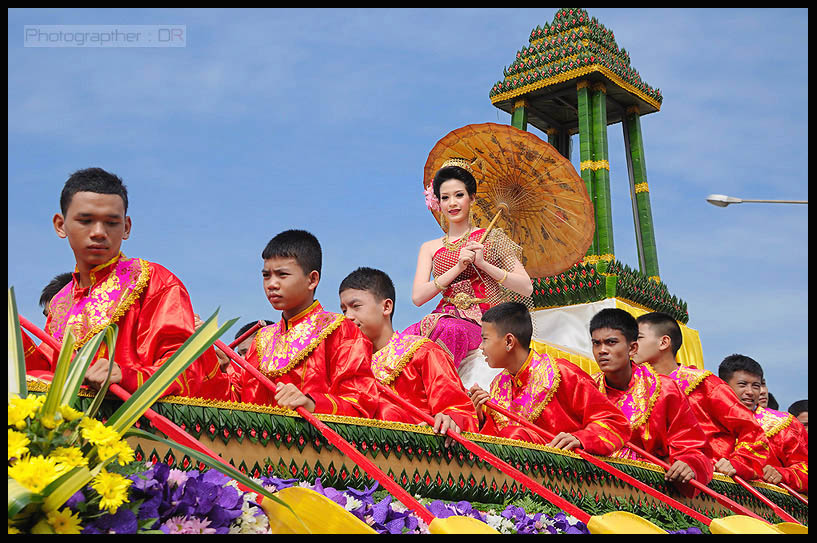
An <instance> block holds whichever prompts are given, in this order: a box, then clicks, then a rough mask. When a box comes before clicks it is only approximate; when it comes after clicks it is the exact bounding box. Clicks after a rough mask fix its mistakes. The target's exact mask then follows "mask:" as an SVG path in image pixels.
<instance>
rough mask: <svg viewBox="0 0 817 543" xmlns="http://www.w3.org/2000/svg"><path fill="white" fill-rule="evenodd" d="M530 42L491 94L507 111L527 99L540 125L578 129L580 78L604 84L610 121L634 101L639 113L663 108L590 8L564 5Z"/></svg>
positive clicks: (531, 119) (532, 120)
mask: <svg viewBox="0 0 817 543" xmlns="http://www.w3.org/2000/svg"><path fill="white" fill-rule="evenodd" d="M528 42H529V44H528V45H526V46H525V47H523V48H522V49H521V50H520V51H517V53H516V58H515V59H514V61H513V63H511V65H510V66H509V67H508V68H506V69H505V70H504V78H503V79H501V80H499V81H497V82H496V84H494V86H493V87H492V88H491V92H490V98H491V103H492V104H494V105H495V106H496V107H498V108H499V109H502V110H503V111H507V112H508V113H513V109H514V104H515V103H516V102H517V101H518V100H520V99H524V100H525V102H526V107H527V109H528V122H529V123H531V124H532V125H533V126H535V127H536V128H539V129H540V130H543V131H544V130H546V129H547V128H565V129H567V130H568V131H569V132H571V133H575V132H577V131H578V115H577V113H576V111H577V97H576V83H577V81H579V80H582V79H584V80H587V81H589V82H591V83H597V82H598V83H603V84H604V85H605V88H606V92H607V100H608V119H607V121H608V124H614V123H616V122H619V121H620V120H621V117H622V115H623V114H624V111H625V110H626V109H627V108H629V107H631V106H637V107H638V111H639V114H641V115H646V114H648V113H654V112H656V111H659V110H660V109H661V102H662V100H663V97H662V96H661V91H660V90H659V89H654V88H653V87H651V86H650V85H648V84H647V83H646V82H644V81H643V80H642V79H641V76H640V75H639V73H638V71H637V70H635V69H634V68H633V67H632V66H631V65H630V55H629V54H628V53H627V51H626V50H625V49H619V47H618V44H617V43H616V40H615V35H614V34H613V32H612V31H611V30H609V29H607V28H606V27H605V26H604V25H603V24H601V23H600V22H598V20H596V18H595V17H590V16H589V15H588V13H587V11H586V10H584V9H582V8H561V9H560V10H559V11H557V12H556V15H555V16H554V17H553V22H552V23H550V24H548V23H545V24H544V26H537V27H536V28H534V29H533V30H532V31H531V33H530V38H529V40H528Z"/></svg>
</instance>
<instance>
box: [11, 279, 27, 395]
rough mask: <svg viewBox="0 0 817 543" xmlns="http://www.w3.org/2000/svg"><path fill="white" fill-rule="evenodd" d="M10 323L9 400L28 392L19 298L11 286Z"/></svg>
mask: <svg viewBox="0 0 817 543" xmlns="http://www.w3.org/2000/svg"><path fill="white" fill-rule="evenodd" d="M8 290H9V303H8V306H9V308H8V311H9V312H8V324H9V381H8V387H9V400H11V396H12V395H16V396H19V397H20V398H25V397H26V395H27V394H28V389H27V387H26V357H25V353H24V352H23V334H22V331H21V330H20V317H19V313H17V299H16V298H15V297H14V287H9V289H8Z"/></svg>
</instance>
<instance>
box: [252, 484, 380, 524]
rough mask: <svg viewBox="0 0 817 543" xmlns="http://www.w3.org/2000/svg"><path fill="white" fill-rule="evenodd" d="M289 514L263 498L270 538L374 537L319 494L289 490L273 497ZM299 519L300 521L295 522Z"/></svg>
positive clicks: (292, 488) (262, 506)
mask: <svg viewBox="0 0 817 543" xmlns="http://www.w3.org/2000/svg"><path fill="white" fill-rule="evenodd" d="M275 495H276V496H277V497H278V498H280V499H281V500H282V501H283V502H285V503H286V504H287V505H289V506H290V507H291V508H292V511H295V513H296V514H297V517H296V516H295V515H293V514H292V511H290V510H289V509H287V508H286V507H285V506H283V505H281V504H280V503H278V502H275V501H273V500H270V499H268V498H264V499H263V500H262V501H261V508H262V509H263V510H264V512H265V513H266V514H267V516H268V517H269V524H270V529H271V530H272V533H274V534H308V533H312V534H376V533H377V532H376V531H375V530H374V529H373V528H372V527H371V526H369V525H368V524H366V523H365V522H363V521H361V520H360V519H359V518H357V517H356V516H354V515H353V514H352V513H350V512H349V511H347V510H346V509H344V508H343V507H341V506H340V505H338V504H337V503H335V502H333V501H332V500H330V499H329V498H327V497H326V496H324V495H323V494H320V493H318V492H315V491H314V490H310V489H308V488H302V487H298V486H293V487H290V488H284V489H282V490H279V491H278V492H276V493H275ZM299 519H300V520H299Z"/></svg>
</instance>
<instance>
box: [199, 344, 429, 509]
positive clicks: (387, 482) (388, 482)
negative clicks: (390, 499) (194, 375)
mask: <svg viewBox="0 0 817 543" xmlns="http://www.w3.org/2000/svg"><path fill="white" fill-rule="evenodd" d="M215 345H216V347H218V348H219V349H221V350H222V351H223V352H224V353H225V354H226V355H227V356H229V357H230V360H232V361H233V362H235V363H236V364H238V365H239V366H240V367H241V368H242V369H244V371H246V372H248V373H249V374H250V375H252V376H253V377H255V378H256V379H258V381H259V382H260V383H261V384H262V385H264V386H265V387H266V388H267V389H268V390H269V391H270V392H271V393H272V394H273V395H274V394H275V392H276V387H275V383H273V382H272V381H271V380H270V379H269V378H268V377H267V376H266V375H264V374H263V373H261V372H260V371H258V370H257V369H256V368H254V367H253V366H252V365H251V364H250V363H249V362H247V361H246V360H244V359H243V358H241V357H240V356H238V354H236V353H235V352H234V351H233V350H232V349H230V348H229V347H228V346H227V345H225V344H224V343H223V342H222V341H216V342H215ZM295 411H296V412H297V413H298V414H299V415H300V416H301V417H303V418H304V419H306V420H307V421H308V422H309V423H310V424H311V425H312V426H314V427H315V429H317V430H318V432H320V433H321V434H322V435H323V437H325V438H326V439H327V441H329V442H330V443H332V445H334V446H335V447H337V448H338V449H339V450H340V451H341V452H343V454H345V455H346V456H348V457H349V458H351V459H352V460H353V461H354V462H355V463H356V464H357V465H358V466H359V467H360V468H361V469H362V470H363V471H365V472H366V474H367V475H369V476H370V477H372V478H373V479H375V480H376V481H378V482H379V483H380V484H381V485H382V486H383V488H385V489H386V490H388V491H389V492H390V493H391V494H392V495H393V496H394V497H395V498H397V499H398V500H400V502H402V503H403V505H405V506H406V507H408V508H409V509H411V510H412V511H414V512H415V513H416V514H417V516H419V517H420V518H421V519H423V521H424V522H425V523H426V524H431V522H432V521H433V520H434V519H435V518H436V517H435V516H434V515H433V514H431V512H430V511H429V510H428V509H426V507H425V506H424V505H423V504H421V503H420V502H418V501H417V500H416V499H415V498H414V496H412V495H411V494H409V493H408V492H407V491H406V489H404V488H403V487H401V486H400V485H398V484H397V483H396V482H395V481H393V480H392V479H391V477H389V476H388V475H386V474H385V473H383V471H382V470H381V469H380V468H379V467H377V466H376V465H375V464H374V463H373V462H372V461H371V460H369V459H368V458H366V457H365V456H363V454H361V453H360V452H359V451H358V450H357V449H355V448H354V447H353V446H352V444H351V443H349V442H348V441H346V440H345V439H343V438H342V437H341V436H340V434H338V433H337V432H335V431H334V430H332V429H331V428H330V427H329V426H327V425H326V424H325V423H324V422H323V421H321V420H320V419H318V418H317V417H316V416H315V415H313V414H312V413H310V412H309V411H307V410H306V409H304V408H303V407H298V408H297V409H295Z"/></svg>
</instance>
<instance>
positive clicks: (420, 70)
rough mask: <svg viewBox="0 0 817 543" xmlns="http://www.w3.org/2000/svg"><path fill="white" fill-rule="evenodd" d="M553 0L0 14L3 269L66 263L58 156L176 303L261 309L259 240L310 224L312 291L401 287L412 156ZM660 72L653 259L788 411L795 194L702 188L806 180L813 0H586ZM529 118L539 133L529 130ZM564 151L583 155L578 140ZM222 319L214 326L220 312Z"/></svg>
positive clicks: (624, 200) (331, 299)
mask: <svg viewBox="0 0 817 543" xmlns="http://www.w3.org/2000/svg"><path fill="white" fill-rule="evenodd" d="M557 9H558V8H541V9H513V10H507V9H474V10H465V9H435V10H428V9H404V10H397V9H394V10H391V9H390V10H385V9H384V10H370V9H359V10H317V9H311V10H306V9H286V10H184V9H179V10H165V9H155V10H154V9H150V10H147V9H146V10H124V9H87V10H62V9H61V10H44V9H25V10H23V9H12V10H9V12H8V31H9V34H8V36H9V38H8V44H9V50H8V51H9V52H8V119H9V121H8V140H9V143H8V154H9V159H8V226H9V230H8V232H9V234H8V284H9V285H10V286H14V287H15V290H16V293H17V298H18V304H19V307H20V310H21V312H22V313H23V314H24V315H25V316H27V317H28V318H30V319H31V320H33V321H34V322H35V323H38V324H42V323H43V321H44V319H43V318H42V316H41V313H40V310H39V307H38V306H37V300H38V298H39V294H40V291H41V289H42V287H43V286H44V285H45V284H46V283H47V282H48V281H49V280H50V279H51V278H52V277H53V276H54V275H56V274H57V273H60V272H63V271H70V270H71V269H72V268H73V255H72V253H71V251H70V248H69V247H68V244H67V242H66V241H64V240H61V239H59V238H57V236H56V234H55V233H54V231H53V228H52V226H51V218H52V216H53V215H54V213H56V212H57V211H58V210H59V209H58V208H59V206H58V200H59V192H60V190H61V188H62V185H63V183H64V182H65V179H67V177H68V176H69V175H70V174H71V173H72V172H73V171H75V170H78V169H81V168H85V167H90V166H99V167H103V168H106V169H108V170H110V171H112V172H114V173H116V174H118V175H119V176H121V177H122V178H123V179H124V181H125V183H126V184H127V186H128V189H129V196H130V209H129V214H130V215H131V217H132V219H133V225H134V226H133V232H132V236H131V239H130V240H128V241H126V242H125V243H124V245H123V250H124V252H125V253H126V254H127V255H129V256H139V257H142V258H146V259H148V260H151V261H155V262H159V263H161V264H162V265H164V266H165V267H167V268H169V269H170V270H171V271H173V272H174V273H176V275H178V276H179V277H180V278H181V279H182V281H183V282H184V283H185V285H186V286H187V288H188V290H189V291H190V294H191V297H192V300H193V304H194V308H195V309H196V311H197V312H198V313H200V314H201V315H202V316H204V317H206V316H209V315H210V314H211V313H212V312H213V311H214V310H215V309H216V308H217V307H220V308H221V311H220V315H221V316H222V318H223V319H227V318H232V317H240V322H241V323H243V322H247V321H250V320H256V319H258V318H270V319H277V315H276V314H275V313H274V311H273V310H272V308H271V307H270V306H269V304H268V302H267V300H266V298H265V297H264V295H263V291H262V287H261V276H260V270H261V265H262V261H261V258H260V253H261V250H262V249H263V247H264V246H265V245H266V242H267V241H269V239H270V238H271V237H272V236H274V235H275V234H276V233H278V232H280V231H282V230H285V229H289V228H303V229H306V230H309V231H311V232H313V233H314V234H315V235H316V236H318V238H319V239H320V240H321V243H322V245H323V250H324V264H323V266H324V270H323V277H322V280H321V284H320V286H319V287H318V297H319V299H320V300H321V301H322V303H323V304H324V306H325V307H327V308H328V309H331V310H334V311H337V310H338V299H337V286H338V284H339V282H340V281H341V280H342V279H343V277H345V275H346V274H347V273H349V272H351V271H352V270H353V269H354V268H356V267H358V266H362V265H365V266H372V267H378V268H381V269H383V270H385V271H386V272H387V273H389V274H390V275H391V276H392V278H393V280H394V282H395V285H396V287H397V308H396V309H397V311H396V315H395V325H396V326H397V327H399V328H400V329H402V328H405V327H406V326H408V325H409V324H411V323H413V322H416V321H417V320H419V319H420V318H421V317H422V316H423V315H424V314H426V313H427V312H429V311H431V309H433V304H432V303H428V304H427V305H425V306H423V307H420V308H417V307H415V306H414V305H413V304H412V303H411V302H410V293H411V282H412V279H413V276H414V269H415V264H416V258H417V250H418V249H419V246H420V244H421V243H422V242H423V241H425V240H427V239H430V238H432V237H435V236H438V235H439V227H438V226H437V225H436V223H435V222H434V220H433V219H432V217H431V214H430V213H429V212H428V211H427V210H426V208H425V206H424V202H423V197H422V190H421V189H422V172H423V166H424V164H425V161H426V158H427V156H428V153H429V151H430V150H431V148H432V147H433V146H434V144H435V143H436V142H437V141H438V140H439V139H441V138H442V137H443V136H445V135H446V134H447V133H448V132H450V131H451V130H454V129H456V128H459V127H461V126H464V125H466V124H472V123H483V122H499V123H509V122H510V118H509V116H508V114H506V113H504V112H502V111H500V110H498V109H497V108H495V107H494V106H492V105H491V102H490V99H489V98H488V92H489V90H490V88H491V86H492V85H493V84H494V83H495V82H496V81H497V80H499V79H501V78H502V70H503V67H505V66H508V65H510V64H511V62H512V61H513V58H514V55H515V53H516V51H517V50H519V49H520V48H521V47H522V46H524V45H527V43H528V36H529V34H530V31H531V29H533V28H535V27H536V25H541V24H543V23H545V22H550V21H552V19H553V16H554V14H555V12H556V10H557ZM588 11H589V13H590V15H591V16H595V17H596V18H598V19H599V21H600V22H601V23H603V24H604V25H605V26H606V27H607V28H609V29H612V30H613V31H614V33H615V36H616V40H617V42H618V45H619V47H623V48H626V49H627V51H628V52H629V53H630V58H631V60H632V64H633V66H634V67H635V68H636V69H637V70H638V71H639V73H640V74H641V76H642V78H643V79H644V80H645V81H646V82H647V83H649V84H650V85H652V86H653V87H657V88H660V89H661V92H662V94H663V96H664V102H663V105H662V109H661V111H660V112H658V113H656V114H651V115H647V116H644V117H642V120H641V123H642V129H643V132H644V143H645V154H646V164H647V177H648V182H649V187H650V198H651V203H652V210H653V219H654V223H655V230H656V241H657V246H658V258H659V266H660V272H661V278H662V280H663V281H664V282H665V283H667V285H668V287H669V289H670V291H671V292H672V293H673V294H676V295H677V296H679V297H681V298H683V299H684V300H686V301H687V302H688V304H689V312H690V322H689V325H690V326H691V327H692V328H694V329H696V330H698V331H699V332H700V335H701V341H702V345H703V351H704V364H705V367H706V368H707V369H710V370H713V371H715V372H717V366H718V364H719V363H720V361H721V360H722V359H723V358H724V357H725V356H727V355H729V354H732V353H735V352H739V353H742V354H746V355H749V356H751V357H753V358H755V359H756V360H757V361H758V362H760V363H761V364H762V365H763V367H764V370H765V372H766V379H767V382H768V383H769V388H770V390H771V392H772V393H773V394H774V395H775V397H776V398H777V399H778V401H779V403H780V405H781V407H782V408H783V409H784V410H785V409H786V408H787V407H788V405H789V404H791V403H792V402H794V401H795V400H799V399H802V398H806V397H807V396H808V379H807V377H808V359H807V352H806V336H807V334H808V315H807V311H806V306H807V300H808V269H807V267H808V248H807V247H808V206H804V205H781V204H777V205H775V204H749V203H746V204H741V205H738V206H730V207H728V208H724V209H721V208H716V207H714V206H711V205H710V204H708V203H706V201H705V197H706V196H707V195H708V194H711V193H722V194H728V195H731V196H736V197H742V198H758V199H795V200H806V199H808V151H807V149H808V101H807V95H808V11H807V10H805V9H795V10H772V9H745V10H731V9H730V10H692V9H689V10H687V9H683V10H674V9H635V10H624V9H620V10H619V9H589V10H588ZM25 25H184V26H185V27H186V32H187V34H186V38H187V39H186V43H185V47H178V48H147V47H138V48H124V47H118V48H57V47H49V48H40V47H24V46H23V40H24V32H23V31H24V26H25ZM533 132H534V133H537V134H539V135H541V134H540V133H538V132H537V131H536V130H533ZM608 138H609V146H610V166H611V184H612V198H613V213H614V236H615V256H616V257H617V258H618V259H619V260H622V261H623V262H625V263H627V264H629V265H630V266H632V267H637V263H638V259H637V255H636V249H635V241H634V236H635V234H634V229H633V219H632V209H631V205H630V200H629V195H628V194H629V193H628V188H627V183H628V181H627V169H626V163H625V158H624V144H623V136H622V132H621V125H620V124H618V125H612V126H610V127H609V128H608ZM572 158H573V161H574V163H575V164H576V165H577V166H578V160H579V157H578V141H577V139H574V154H573V157H572ZM228 334H229V335H232V332H228Z"/></svg>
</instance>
